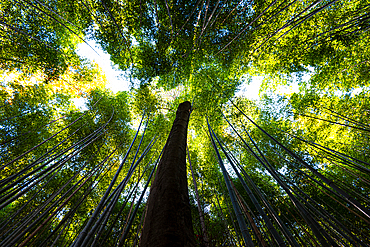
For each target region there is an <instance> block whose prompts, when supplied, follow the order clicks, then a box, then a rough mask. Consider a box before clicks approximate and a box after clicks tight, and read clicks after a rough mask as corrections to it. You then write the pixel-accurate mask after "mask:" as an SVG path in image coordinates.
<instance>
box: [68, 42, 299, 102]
mask: <svg viewBox="0 0 370 247" xmlns="http://www.w3.org/2000/svg"><path fill="white" fill-rule="evenodd" d="M88 43H89V44H90V45H91V46H92V47H94V49H95V50H96V51H97V53H98V54H99V55H100V56H99V55H98V54H97V53H96V52H94V51H93V50H92V49H91V48H90V47H89V46H88V45H87V44H85V43H80V44H79V45H78V49H77V54H78V55H80V56H81V57H84V58H88V59H90V60H92V61H95V62H96V63H97V64H98V65H99V66H100V67H101V69H102V70H103V72H104V73H105V75H106V77H107V81H108V84H107V88H109V89H111V90H112V91H113V93H117V92H118V91H127V90H129V85H130V82H129V81H127V80H126V79H125V78H124V77H123V76H122V71H120V70H119V69H118V66H117V65H113V62H111V61H110V55H109V54H108V53H106V52H104V51H103V49H102V48H101V46H100V45H99V44H97V43H96V42H95V41H93V40H90V41H88ZM262 80H263V77H262V76H253V77H252V81H251V83H250V84H249V85H248V84H247V83H244V84H242V85H241V86H240V90H239V92H237V94H236V95H237V96H241V95H244V96H246V97H247V98H249V99H252V100H259V90H260V87H261V84H262ZM297 91H298V85H293V86H292V87H280V88H278V89H277V91H276V92H277V93H280V94H283V93H288V94H289V93H292V92H297ZM83 102H84V99H82V98H80V99H74V103H75V105H76V106H77V107H79V108H81V107H83Z"/></svg>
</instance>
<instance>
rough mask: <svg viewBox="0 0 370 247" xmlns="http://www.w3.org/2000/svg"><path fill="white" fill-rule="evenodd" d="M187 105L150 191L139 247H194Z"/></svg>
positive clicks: (179, 113) (181, 110)
mask: <svg viewBox="0 0 370 247" xmlns="http://www.w3.org/2000/svg"><path fill="white" fill-rule="evenodd" d="M190 108H191V104H190V102H188V101H186V102H184V103H181V104H180V105H179V107H178V109H177V112H176V119H175V121H174V122H173V125H172V129H171V132H170V134H169V136H168V139H167V143H166V145H165V148H164V150H163V156H162V158H161V161H160V162H159V165H158V169H157V173H156V176H155V178H154V182H153V184H152V186H151V188H150V195H149V198H148V206H147V207H148V208H147V214H146V217H145V221H144V227H143V233H142V238H141V241H140V246H141V247H147V246H150V247H153V246H154V247H173V246H177V247H183V246H184V247H185V246H186V247H193V246H195V240H194V232H193V225H192V220H191V211H190V204H189V195H188V185H187V176H186V175H187V173H186V138H187V128H188V122H189V116H190Z"/></svg>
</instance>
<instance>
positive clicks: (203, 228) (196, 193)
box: [186, 146, 209, 247]
mask: <svg viewBox="0 0 370 247" xmlns="http://www.w3.org/2000/svg"><path fill="white" fill-rule="evenodd" d="M186 148H187V150H188V159H189V167H190V171H191V176H192V177H193V183H194V191H195V196H196V198H197V205H198V212H199V219H200V225H201V227H202V234H203V242H204V245H205V246H206V247H209V240H208V234H207V230H206V225H205V224H204V217H203V210H202V208H201V207H200V199H199V193H198V187H197V182H196V181H195V176H194V172H193V167H192V166H191V160H190V153H189V148H188V146H186Z"/></svg>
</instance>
